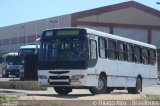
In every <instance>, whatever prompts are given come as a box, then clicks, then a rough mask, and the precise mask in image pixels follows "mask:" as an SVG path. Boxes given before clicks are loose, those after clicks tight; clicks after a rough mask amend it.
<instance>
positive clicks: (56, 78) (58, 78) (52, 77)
mask: <svg viewBox="0 0 160 106" xmlns="http://www.w3.org/2000/svg"><path fill="white" fill-rule="evenodd" d="M49 79H51V80H62V79H69V76H49Z"/></svg>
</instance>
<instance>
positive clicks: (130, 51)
mask: <svg viewBox="0 0 160 106" xmlns="http://www.w3.org/2000/svg"><path fill="white" fill-rule="evenodd" d="M126 49H127V60H128V61H129V62H134V51H133V45H132V44H127V47H126Z"/></svg>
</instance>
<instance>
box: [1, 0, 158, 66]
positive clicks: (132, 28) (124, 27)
mask: <svg viewBox="0 0 160 106" xmlns="http://www.w3.org/2000/svg"><path fill="white" fill-rule="evenodd" d="M71 26H72V27H77V26H78V27H88V28H92V29H96V30H100V31H103V32H108V33H111V34H116V35H119V36H123V37H126V38H131V39H135V40H138V41H142V42H145V43H149V44H153V45H156V46H157V48H158V53H159V54H160V41H159V40H160V11H158V10H155V9H153V8H150V7H147V6H145V5H142V4H140V3H137V2H135V1H128V2H123V3H120V4H115V5H110V6H105V7H100V8H95V9H91V10H87V11H82V12H77V13H72V14H67V15H63V16H57V17H52V18H47V19H42V20H36V21H32V22H27V23H21V24H17V25H11V26H6V27H1V28H0V52H1V53H6V52H13V51H17V50H18V49H19V46H21V45H25V44H30V43H34V41H35V40H36V38H38V37H40V35H41V34H42V31H43V30H45V29H49V28H53V27H54V28H57V27H71ZM159 54H158V60H159V63H160V55H159Z"/></svg>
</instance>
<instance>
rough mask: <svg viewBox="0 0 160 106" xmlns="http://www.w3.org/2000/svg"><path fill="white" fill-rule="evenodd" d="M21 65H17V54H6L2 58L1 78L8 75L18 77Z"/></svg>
mask: <svg viewBox="0 0 160 106" xmlns="http://www.w3.org/2000/svg"><path fill="white" fill-rule="evenodd" d="M21 68H22V65H20V64H19V56H18V53H17V52H12V53H7V54H4V55H3V56H2V69H1V70H2V77H9V75H12V76H15V77H19V74H20V69H21Z"/></svg>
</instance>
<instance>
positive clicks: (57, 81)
mask: <svg viewBox="0 0 160 106" xmlns="http://www.w3.org/2000/svg"><path fill="white" fill-rule="evenodd" d="M69 79H70V77H69V76H49V80H48V82H49V84H50V85H70V81H69Z"/></svg>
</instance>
